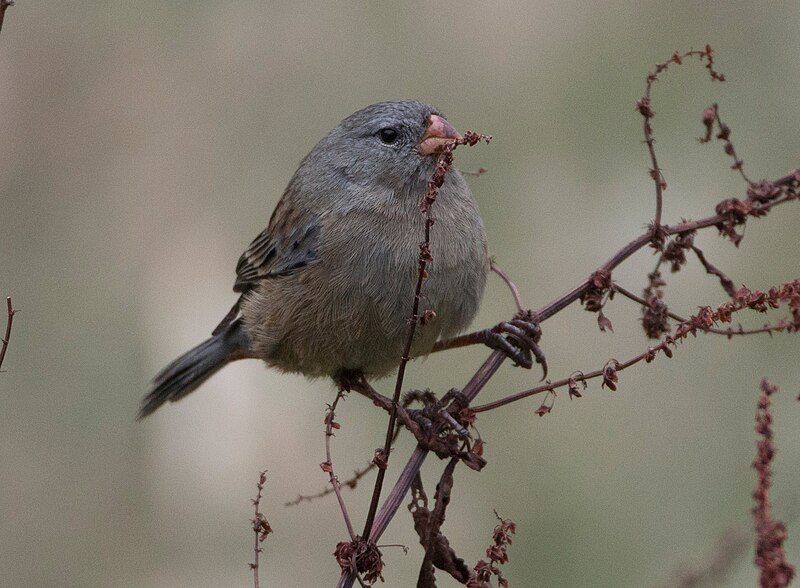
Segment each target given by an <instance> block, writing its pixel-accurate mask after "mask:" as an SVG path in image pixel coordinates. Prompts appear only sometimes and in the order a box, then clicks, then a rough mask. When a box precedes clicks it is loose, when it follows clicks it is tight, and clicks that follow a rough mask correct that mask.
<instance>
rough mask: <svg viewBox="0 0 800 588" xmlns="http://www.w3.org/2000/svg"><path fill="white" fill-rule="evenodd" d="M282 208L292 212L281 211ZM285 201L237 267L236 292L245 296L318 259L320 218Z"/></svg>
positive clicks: (231, 315)
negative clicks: (261, 285)
mask: <svg viewBox="0 0 800 588" xmlns="http://www.w3.org/2000/svg"><path fill="white" fill-rule="evenodd" d="M282 208H287V209H289V210H286V211H282V212H281V213H279V211H280V210H281V209H282ZM290 208H291V207H290V206H289V205H288V204H287V203H286V202H284V201H283V200H282V201H281V202H279V203H278V206H277V207H276V208H275V212H273V214H272V218H271V219H270V222H269V225H268V226H267V228H266V229H264V230H263V231H261V233H259V235H258V236H257V237H256V238H255V239H253V241H252V243H250V245H249V246H248V247H247V249H245V251H244V253H242V256H241V257H240V258H239V263H237V264H236V282H234V284H233V291H234V292H239V293H241V294H242V295H244V294H246V293H247V292H249V291H250V290H251V289H252V288H254V287H255V286H256V285H257V284H258V283H259V282H261V281H262V280H268V279H271V278H276V277H278V276H285V275H288V274H291V273H293V272H295V271H297V270H299V269H301V268H303V267H305V266H307V265H308V264H310V263H312V262H313V261H315V260H316V259H317V250H318V247H319V235H320V225H321V223H320V216H319V215H318V214H308V213H306V214H304V213H303V211H294V210H290ZM240 303H241V297H240V298H239V300H237V302H236V304H234V306H233V308H231V310H230V312H228V314H227V315H226V316H225V318H224V319H222V322H220V324H219V325H217V328H216V329H214V334H217V333H220V332H222V331H223V330H224V329H225V327H227V325H228V324H229V323H230V322H231V321H232V320H233V319H234V318H236V316H237V315H238V313H239V305H240Z"/></svg>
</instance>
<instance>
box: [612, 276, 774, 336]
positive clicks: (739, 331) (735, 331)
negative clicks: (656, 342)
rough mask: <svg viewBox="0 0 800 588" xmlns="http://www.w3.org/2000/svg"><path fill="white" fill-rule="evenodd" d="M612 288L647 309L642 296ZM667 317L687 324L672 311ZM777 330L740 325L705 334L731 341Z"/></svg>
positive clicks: (715, 329)
mask: <svg viewBox="0 0 800 588" xmlns="http://www.w3.org/2000/svg"><path fill="white" fill-rule="evenodd" d="M612 288H614V291H616V292H619V293H620V294H622V295H623V296H625V297H626V298H629V299H630V300H633V301H634V302H636V303H638V304H641V305H642V306H644V307H647V300H645V299H644V298H641V297H640V296H637V295H636V294H634V293H633V292H631V291H630V290H628V289H626V288H623V287H622V286H620V285H619V284H617V283H614V284H613V285H612ZM735 295H736V293H735V292H734V296H735ZM667 316H669V318H671V319H673V320H675V321H678V322H679V323H685V322H686V319H685V318H683V317H682V316H681V315H679V314H675V313H674V312H672V311H671V310H668V311H667ZM775 328H776V327H775V325H765V326H763V327H760V328H757V329H745V328H743V327H742V326H741V325H739V328H738V329H733V328H732V327H728V328H727V329H717V328H711V329H707V330H705V331H704V332H705V333H712V334H714V335H724V336H726V337H728V338H729V339H730V338H731V337H733V336H734V335H758V334H762V333H773V332H775Z"/></svg>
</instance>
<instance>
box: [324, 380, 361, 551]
mask: <svg viewBox="0 0 800 588" xmlns="http://www.w3.org/2000/svg"><path fill="white" fill-rule="evenodd" d="M343 396H344V390H342V389H340V390H339V391H338V392H337V394H336V398H335V399H334V401H333V404H331V405H330V406H329V407H328V411H327V413H326V414H325V460H326V461H325V463H323V464H321V465H320V467H321V468H322V471H324V472H327V474H328V476H329V478H330V483H331V487H332V488H333V492H334V493H335V494H336V500H337V501H339V509H340V510H341V511H342V517H343V518H344V523H345V525H346V526H347V532H348V533H349V534H350V540H351V541H355V540H356V533H355V531H354V530H353V523H351V522H350V515H349V514H348V512H347V506H345V503H344V498H343V497H342V489H341V485H340V484H339V478H337V477H336V474H335V473H334V471H333V458H332V457H331V437H333V430H334V429H338V428H339V423H337V422H336V420H335V419H336V406H337V405H338V404H339V401H340V400H341V399H342V397H343Z"/></svg>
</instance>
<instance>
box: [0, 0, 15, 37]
mask: <svg viewBox="0 0 800 588" xmlns="http://www.w3.org/2000/svg"><path fill="white" fill-rule="evenodd" d="M9 6H14V2H13V0H0V31H2V30H3V20H5V17H6V9H8V7H9Z"/></svg>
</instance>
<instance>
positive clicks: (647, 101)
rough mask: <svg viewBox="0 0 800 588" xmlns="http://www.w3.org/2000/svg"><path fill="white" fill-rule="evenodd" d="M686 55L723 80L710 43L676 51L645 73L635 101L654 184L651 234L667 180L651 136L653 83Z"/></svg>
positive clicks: (657, 225)
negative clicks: (642, 92) (681, 51)
mask: <svg viewBox="0 0 800 588" xmlns="http://www.w3.org/2000/svg"><path fill="white" fill-rule="evenodd" d="M687 57H698V58H699V59H700V60H701V61H703V60H705V61H706V62H707V63H706V69H708V71H709V75H710V76H711V79H712V81H720V82H722V81H725V76H723V75H722V74H720V73H718V72H717V71H716V70H715V69H714V50H713V49H712V48H711V46H710V45H706V46H705V48H704V49H702V50H692V51H687V52H686V53H679V52H677V51H676V52H675V53H673V54H672V55H671V56H670V58H669V59H667V60H666V61H664V62H662V63H659V64H656V66H655V69H654V70H653V71H651V72H650V73H648V74H647V83H646V85H645V93H644V96H642V97H641V98H640V99H639V100H638V101H637V102H636V110H638V111H639V114H641V115H642V117H643V118H644V142H645V144H646V145H647V150H648V152H649V153H650V162H651V164H652V166H653V167H652V168H650V177H651V178H652V180H653V182H654V183H655V186H656V215H655V220H654V221H653V232H652V235H657V234H658V230H659V228H660V227H661V212H662V209H663V201H664V190H666V189H667V182H666V181H665V180H664V174H663V173H662V171H661V168H660V167H659V165H658V159H657V158H656V148H655V142H656V140H655V137H654V136H653V125H652V122H651V121H652V120H653V117H655V115H656V113H655V111H654V110H653V107H652V98H651V95H652V91H653V84H654V83H655V82H656V81H657V80H658V76H659V74H661V72H663V71H665V70H666V69H667V68H668V67H669V66H670V65H671V64H673V63H674V64H676V65H681V63H683V60H684V59H686V58H687Z"/></svg>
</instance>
